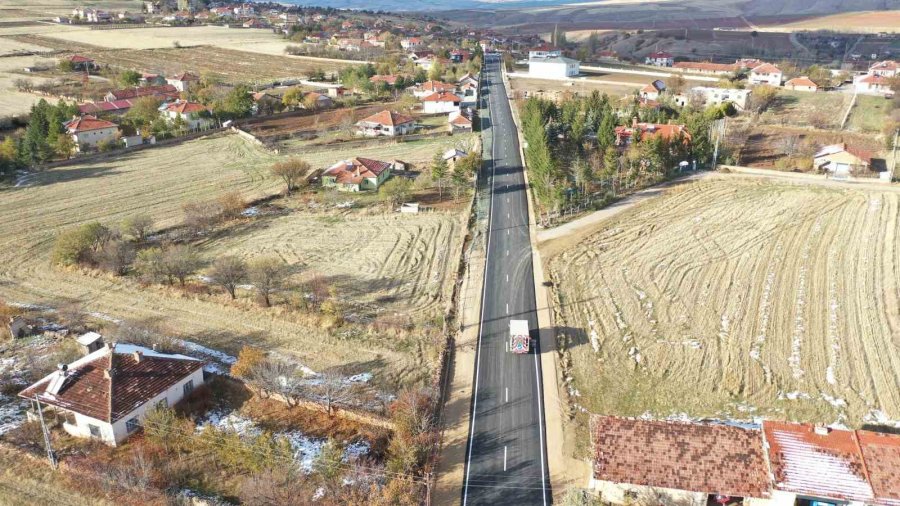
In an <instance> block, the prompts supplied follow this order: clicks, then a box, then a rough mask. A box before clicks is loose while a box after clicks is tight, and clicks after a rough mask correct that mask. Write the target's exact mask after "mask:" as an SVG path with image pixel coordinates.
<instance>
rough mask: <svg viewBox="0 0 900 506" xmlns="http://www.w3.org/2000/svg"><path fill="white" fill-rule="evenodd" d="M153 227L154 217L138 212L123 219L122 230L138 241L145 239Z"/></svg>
mask: <svg viewBox="0 0 900 506" xmlns="http://www.w3.org/2000/svg"><path fill="white" fill-rule="evenodd" d="M152 228H153V218H151V217H150V216H149V215H147V214H136V215H134V216H129V217H127V218H125V219H124V220H122V231H123V232H125V233H126V234H128V235H130V236H131V237H134V238H135V239H137V240H138V241H143V240H144V239H145V238H146V237H147V234H149V233H150V230H151V229H152Z"/></svg>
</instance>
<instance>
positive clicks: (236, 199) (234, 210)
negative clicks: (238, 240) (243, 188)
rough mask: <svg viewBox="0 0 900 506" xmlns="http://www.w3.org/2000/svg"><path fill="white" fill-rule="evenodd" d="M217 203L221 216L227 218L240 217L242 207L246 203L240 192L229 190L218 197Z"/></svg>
mask: <svg viewBox="0 0 900 506" xmlns="http://www.w3.org/2000/svg"><path fill="white" fill-rule="evenodd" d="M218 204H219V208H220V209H221V216H222V218H224V219H229V220H233V219H235V218H240V216H241V213H242V212H243V211H244V207H246V205H247V204H246V203H245V202H244V197H241V192H239V191H230V192H228V193H224V194H222V196H220V197H219V199H218Z"/></svg>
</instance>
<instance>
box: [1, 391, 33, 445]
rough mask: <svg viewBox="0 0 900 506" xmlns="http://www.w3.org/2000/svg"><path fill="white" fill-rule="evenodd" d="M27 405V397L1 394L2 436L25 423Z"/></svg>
mask: <svg viewBox="0 0 900 506" xmlns="http://www.w3.org/2000/svg"><path fill="white" fill-rule="evenodd" d="M27 407H28V401H26V400H25V399H20V398H18V397H8V396H5V395H0V436H2V435H4V434H6V433H7V432H9V431H11V430H13V429H16V428H18V427H19V426H21V425H22V424H23V423H25V409H27Z"/></svg>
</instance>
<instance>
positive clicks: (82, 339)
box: [75, 332, 103, 346]
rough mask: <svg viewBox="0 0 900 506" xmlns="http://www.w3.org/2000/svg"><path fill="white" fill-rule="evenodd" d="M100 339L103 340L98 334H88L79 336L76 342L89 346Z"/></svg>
mask: <svg viewBox="0 0 900 506" xmlns="http://www.w3.org/2000/svg"><path fill="white" fill-rule="evenodd" d="M98 339H103V336H101V335H100V334H98V333H96V332H88V333H85V334H82V335H80V336H78V337H77V338H76V339H75V340H76V341H78V344H80V345H82V346H87V345H89V344H92V343H95V342H97V340H98Z"/></svg>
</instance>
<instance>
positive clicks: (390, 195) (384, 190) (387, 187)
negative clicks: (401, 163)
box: [378, 177, 412, 209]
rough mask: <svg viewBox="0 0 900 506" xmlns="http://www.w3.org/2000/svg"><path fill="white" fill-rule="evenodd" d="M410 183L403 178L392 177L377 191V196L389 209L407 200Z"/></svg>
mask: <svg viewBox="0 0 900 506" xmlns="http://www.w3.org/2000/svg"><path fill="white" fill-rule="evenodd" d="M411 194H412V181H410V180H409V179H407V178H405V177H392V178H391V179H389V180H388V181H386V182H385V183H384V184H382V185H381V188H379V189H378V195H379V197H381V199H382V200H383V201H384V202H385V203H386V204H387V205H388V206H389V207H390V208H391V209H393V208H394V207H396V206H398V205H400V204H402V203H403V202H406V201H407V200H409V196H410V195H411Z"/></svg>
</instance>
